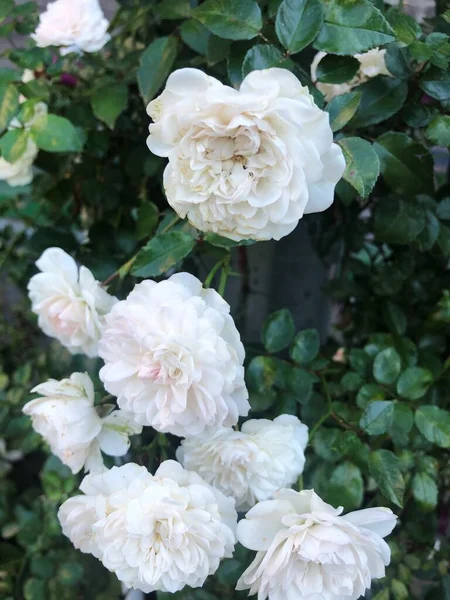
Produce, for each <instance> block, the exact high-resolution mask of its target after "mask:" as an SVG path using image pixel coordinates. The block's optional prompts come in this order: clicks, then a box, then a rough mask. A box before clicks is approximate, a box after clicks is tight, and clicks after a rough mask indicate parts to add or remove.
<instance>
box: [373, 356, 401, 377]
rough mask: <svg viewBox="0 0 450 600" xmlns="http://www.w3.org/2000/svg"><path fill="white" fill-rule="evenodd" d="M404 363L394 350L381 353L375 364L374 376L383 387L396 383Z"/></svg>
mask: <svg viewBox="0 0 450 600" xmlns="http://www.w3.org/2000/svg"><path fill="white" fill-rule="evenodd" d="M401 368H402V363H401V360H400V356H399V355H398V353H397V352H396V351H395V350H394V349H393V348H386V349H385V350H382V351H381V352H379V353H378V354H377V355H376V357H375V360H374V362H373V376H374V377H375V379H376V380H377V381H378V383H381V384H383V385H390V384H391V383H394V381H395V380H396V379H397V377H398V376H399V374H400V370H401Z"/></svg>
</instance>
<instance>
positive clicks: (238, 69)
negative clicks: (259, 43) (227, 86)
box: [227, 42, 252, 88]
mask: <svg viewBox="0 0 450 600" xmlns="http://www.w3.org/2000/svg"><path fill="white" fill-rule="evenodd" d="M251 47H252V43H251V42H234V43H233V44H231V48H230V53H229V54H228V59H227V72H228V79H229V80H230V83H231V85H232V86H233V87H235V88H238V87H239V86H240V85H241V83H242V80H243V78H244V76H243V73H242V63H243V62H244V58H245V56H246V54H247V52H248V51H249V50H250V48H251Z"/></svg>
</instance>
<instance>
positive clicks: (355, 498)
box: [327, 461, 364, 511]
mask: <svg viewBox="0 0 450 600" xmlns="http://www.w3.org/2000/svg"><path fill="white" fill-rule="evenodd" d="M363 494H364V482H363V478H362V475H361V470H360V469H359V468H358V467H357V466H356V465H354V464H353V463H351V462H348V461H346V462H344V463H342V464H341V465H339V466H338V467H336V469H335V470H334V471H333V473H332V475H331V477H330V482H329V486H328V489H327V501H328V502H330V503H331V504H332V505H333V506H343V507H344V509H345V510H346V511H350V510H356V509H357V508H359V507H360V506H361V504H362V501H363Z"/></svg>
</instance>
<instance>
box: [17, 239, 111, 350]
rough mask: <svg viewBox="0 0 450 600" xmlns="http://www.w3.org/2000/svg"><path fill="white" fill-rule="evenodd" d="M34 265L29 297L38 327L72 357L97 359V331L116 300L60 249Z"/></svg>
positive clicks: (48, 252) (48, 253)
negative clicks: (81, 354)
mask: <svg viewBox="0 0 450 600" xmlns="http://www.w3.org/2000/svg"><path fill="white" fill-rule="evenodd" d="M36 266H37V267H38V269H39V270H40V271H41V273H38V274H37V275H34V276H33V277H32V278H31V279H30V281H29V282H28V295H29V297H30V300H31V309H32V311H33V312H34V313H36V314H37V315H38V323H39V327H40V328H41V329H42V331H43V332H44V333H45V334H46V335H48V336H50V337H52V338H56V339H57V340H58V341H59V342H61V344H62V345H63V346H65V347H66V348H67V349H68V350H69V352H71V353H72V354H77V353H84V354H87V356H90V357H94V356H97V355H98V354H97V352H98V340H99V339H100V328H101V326H102V324H103V322H104V317H105V315H106V314H107V313H108V312H109V311H110V310H111V308H112V306H113V305H114V304H115V303H116V302H117V298H115V297H114V296H110V295H109V294H108V293H107V292H106V290H104V289H103V288H102V287H101V285H100V283H99V282H98V281H96V280H95V279H94V276H93V275H92V273H91V272H90V271H89V269H87V268H86V267H83V266H81V267H80V269H78V267H77V264H76V262H75V261H74V259H73V258H72V257H71V256H69V255H68V254H67V253H66V252H64V250H61V248H47V250H45V251H44V252H43V254H42V256H41V257H40V258H39V259H38V260H37V261H36Z"/></svg>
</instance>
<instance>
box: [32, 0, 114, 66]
mask: <svg viewBox="0 0 450 600" xmlns="http://www.w3.org/2000/svg"><path fill="white" fill-rule="evenodd" d="M108 27H109V22H108V21H107V19H105V16H104V14H103V11H102V9H101V7H100V4H99V2H98V0H56V2H49V3H48V4H47V10H46V11H45V12H44V13H42V14H41V16H40V19H39V25H38V27H37V29H36V31H35V33H33V34H32V36H31V37H32V38H33V39H34V40H35V42H36V44H37V45H38V46H39V47H40V48H45V47H46V46H64V48H61V51H60V52H61V54H62V55H65V54H68V53H69V52H97V50H100V49H101V48H103V46H104V45H105V44H106V43H107V42H108V41H109V39H110V38H111V36H110V35H109V34H108V33H107V30H108Z"/></svg>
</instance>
